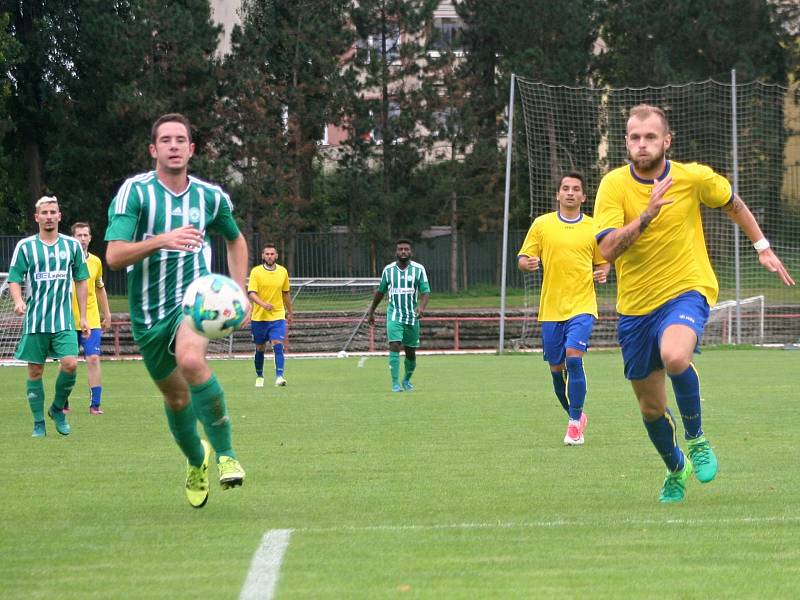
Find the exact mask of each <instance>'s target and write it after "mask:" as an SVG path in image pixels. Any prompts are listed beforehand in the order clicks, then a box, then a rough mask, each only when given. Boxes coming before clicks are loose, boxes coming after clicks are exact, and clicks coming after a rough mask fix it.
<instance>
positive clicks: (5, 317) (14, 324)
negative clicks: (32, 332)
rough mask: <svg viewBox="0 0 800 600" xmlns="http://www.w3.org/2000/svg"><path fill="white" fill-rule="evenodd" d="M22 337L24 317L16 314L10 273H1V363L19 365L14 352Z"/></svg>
mask: <svg viewBox="0 0 800 600" xmlns="http://www.w3.org/2000/svg"><path fill="white" fill-rule="evenodd" d="M21 336H22V317H19V316H17V315H16V314H14V302H13V301H12V300H11V294H10V293H9V290H8V273H0V363H6V364H8V363H10V364H14V363H17V362H18V361H16V360H15V359H14V352H15V351H16V349H17V344H18V343H19V339H20V337H21Z"/></svg>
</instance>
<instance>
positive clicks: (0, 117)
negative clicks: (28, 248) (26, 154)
mask: <svg viewBox="0 0 800 600" xmlns="http://www.w3.org/2000/svg"><path fill="white" fill-rule="evenodd" d="M10 22H11V15H10V13H9V12H7V11H3V12H0V72H2V73H10V72H11V69H12V68H13V67H14V65H15V63H16V61H17V60H18V54H19V50H20V47H19V44H18V43H17V42H16V40H15V39H14V37H13V36H12V35H11V33H10V32H9V31H8V26H9V23H10ZM12 91H13V90H12V85H11V81H10V80H9V79H8V78H5V79H2V80H0V140H3V139H6V138H8V137H10V134H11V133H12V132H13V131H14V122H13V121H12V120H11V116H10V114H9V106H8V102H9V99H10V98H11V95H12ZM14 165H15V161H14V155H13V154H12V153H9V152H7V151H6V149H5V147H4V145H3V144H0V232H14V231H17V230H20V229H21V228H22V227H23V224H24V222H25V219H24V214H25V209H26V206H27V205H26V204H25V203H20V202H18V199H19V196H20V194H18V193H17V190H16V189H15V187H14V186H13V184H12V177H11V174H12V173H13V171H14Z"/></svg>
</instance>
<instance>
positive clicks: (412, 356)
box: [406, 348, 417, 360]
mask: <svg viewBox="0 0 800 600" xmlns="http://www.w3.org/2000/svg"><path fill="white" fill-rule="evenodd" d="M406 358H407V359H408V360H416V358H417V350H416V348H406Z"/></svg>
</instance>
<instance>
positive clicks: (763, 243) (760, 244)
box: [753, 238, 769, 254]
mask: <svg viewBox="0 0 800 600" xmlns="http://www.w3.org/2000/svg"><path fill="white" fill-rule="evenodd" d="M753 248H755V249H756V252H758V253H759V254H761V253H762V252H763V251H764V250H766V249H767V248H769V240H767V238H761V239H760V240H758V241H757V242H756V243H755V244H753Z"/></svg>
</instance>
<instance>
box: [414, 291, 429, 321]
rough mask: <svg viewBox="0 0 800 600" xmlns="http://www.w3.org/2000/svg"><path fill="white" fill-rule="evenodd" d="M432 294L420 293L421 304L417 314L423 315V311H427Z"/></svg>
mask: <svg viewBox="0 0 800 600" xmlns="http://www.w3.org/2000/svg"><path fill="white" fill-rule="evenodd" d="M430 297H431V295H430V294H420V295H419V306H417V316H418V317H421V316H422V313H424V312H425V309H426V308H427V307H428V300H429V299H430Z"/></svg>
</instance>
